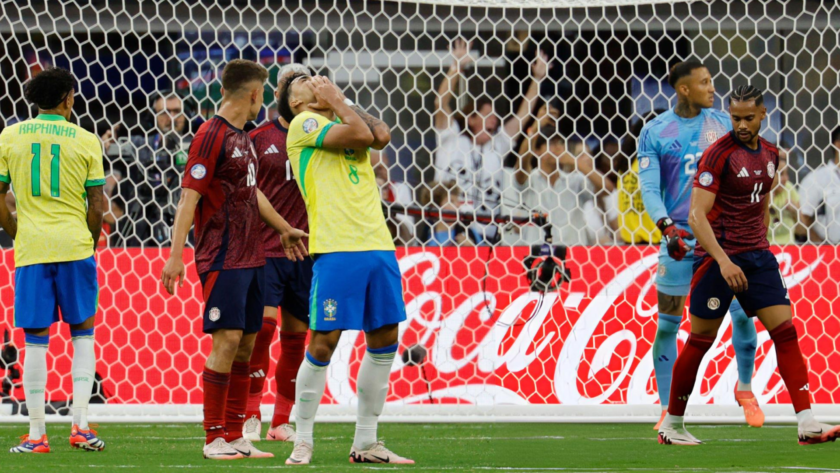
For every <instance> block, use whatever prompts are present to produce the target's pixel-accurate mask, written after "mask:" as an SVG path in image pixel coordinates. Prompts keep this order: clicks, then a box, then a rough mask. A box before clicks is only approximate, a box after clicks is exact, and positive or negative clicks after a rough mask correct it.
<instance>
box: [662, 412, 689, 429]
mask: <svg viewBox="0 0 840 473" xmlns="http://www.w3.org/2000/svg"><path fill="white" fill-rule="evenodd" d="M662 427H671V428H673V429H681V428H683V427H685V416H672V415H671V414H667V415H666V416H665V419H664V420H663V421H662Z"/></svg>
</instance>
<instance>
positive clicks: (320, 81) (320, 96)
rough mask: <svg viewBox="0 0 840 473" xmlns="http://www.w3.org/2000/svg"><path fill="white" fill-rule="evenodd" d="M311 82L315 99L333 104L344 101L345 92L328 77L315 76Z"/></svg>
mask: <svg viewBox="0 0 840 473" xmlns="http://www.w3.org/2000/svg"><path fill="white" fill-rule="evenodd" d="M309 84H310V86H311V87H312V92H313V93H314V94H315V99H317V100H318V101H319V102H325V103H328V104H331V105H332V104H336V103H340V102H344V94H342V93H341V91H340V90H338V87H336V86H335V84H333V83H332V82H330V80H329V79H327V78H326V77H323V76H314V77H313V78H312V79H310V80H309Z"/></svg>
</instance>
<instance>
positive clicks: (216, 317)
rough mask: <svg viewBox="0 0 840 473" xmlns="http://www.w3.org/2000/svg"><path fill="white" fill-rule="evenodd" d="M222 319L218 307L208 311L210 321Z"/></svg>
mask: <svg viewBox="0 0 840 473" xmlns="http://www.w3.org/2000/svg"><path fill="white" fill-rule="evenodd" d="M221 318H222V311H220V310H219V308H218V307H213V308H212V309H210V321H211V322H215V321H217V320H219V319H221Z"/></svg>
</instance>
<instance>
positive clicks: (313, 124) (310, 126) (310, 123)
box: [303, 118, 318, 133]
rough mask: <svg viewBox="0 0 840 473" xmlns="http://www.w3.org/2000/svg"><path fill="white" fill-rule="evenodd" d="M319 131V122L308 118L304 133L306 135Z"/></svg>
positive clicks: (304, 125)
mask: <svg viewBox="0 0 840 473" xmlns="http://www.w3.org/2000/svg"><path fill="white" fill-rule="evenodd" d="M317 129H318V120H316V119H314V118H307V119H306V120H304V122H303V132H304V133H312V132H313V131H315V130H317Z"/></svg>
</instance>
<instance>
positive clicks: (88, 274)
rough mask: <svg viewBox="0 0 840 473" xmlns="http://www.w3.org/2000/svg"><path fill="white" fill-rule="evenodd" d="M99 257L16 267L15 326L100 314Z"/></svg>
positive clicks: (75, 320) (34, 326)
mask: <svg viewBox="0 0 840 473" xmlns="http://www.w3.org/2000/svg"><path fill="white" fill-rule="evenodd" d="M98 305H99V282H98V281H97V279H96V259H94V257H93V256H91V257H90V258H86V259H83V260H79V261H67V262H63V263H43V264H32V265H29V266H23V267H20V268H15V327H19V328H29V329H39V328H47V327H49V326H51V325H52V324H53V323H55V322H58V321H59V318H58V314H59V309H61V320H62V321H64V323H66V324H70V325H77V324H80V323H82V322H84V321H85V320H87V319H89V318H90V317H92V316H94V315H95V314H96V310H97V307H98Z"/></svg>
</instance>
